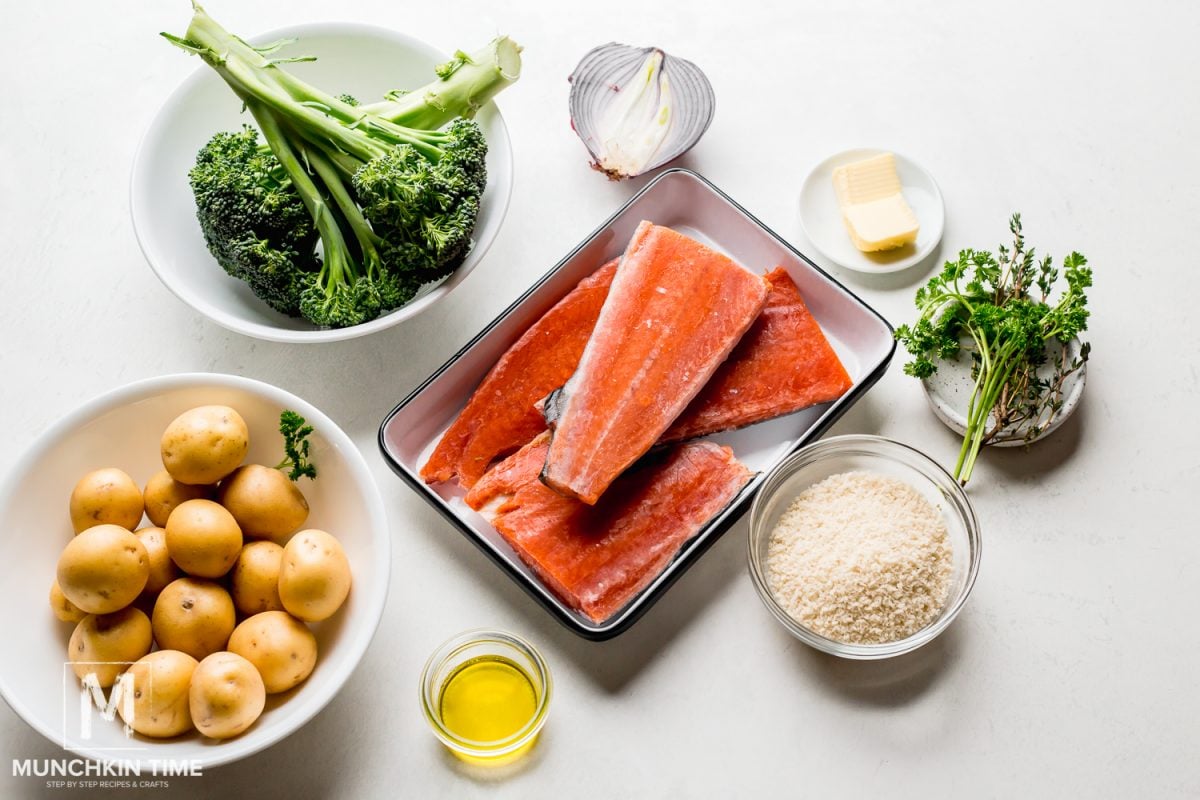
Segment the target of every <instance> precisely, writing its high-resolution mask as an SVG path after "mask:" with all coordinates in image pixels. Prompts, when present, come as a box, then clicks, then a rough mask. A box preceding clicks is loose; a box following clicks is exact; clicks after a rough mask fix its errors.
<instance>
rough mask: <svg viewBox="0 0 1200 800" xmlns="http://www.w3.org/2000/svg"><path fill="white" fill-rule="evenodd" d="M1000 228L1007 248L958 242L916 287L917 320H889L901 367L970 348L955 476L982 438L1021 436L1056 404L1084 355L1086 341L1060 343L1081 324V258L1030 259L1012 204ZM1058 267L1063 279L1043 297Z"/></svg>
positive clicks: (1047, 419) (1087, 279)
mask: <svg viewBox="0 0 1200 800" xmlns="http://www.w3.org/2000/svg"><path fill="white" fill-rule="evenodd" d="M1009 230H1010V231H1011V232H1012V236H1013V244H1012V248H1011V249H1009V248H1008V247H1005V246H1004V245H1001V246H1000V247H999V248H997V253H998V256H993V255H992V254H991V253H989V252H987V251H984V250H963V251H961V252H959V254H958V259H957V260H955V261H947V262H946V264H945V266H944V267H943V268H942V271H941V272H940V273H938V274H937V275H935V276H933V277H932V278H930V279H929V282H928V283H927V284H926V285H925V286H922V287H921V288H920V289H918V290H917V295H916V305H917V310H918V311H919V312H920V315H919V316H918V318H917V321H916V322H914V323H913V324H911V325H901V326H900V327H899V328H897V329H896V338H897V339H898V340H899V341H900V342H901V343H902V344H903V345H904V347H905V349H907V350H908V352H909V354H910V355H911V356H912V361H910V362H909V363H908V364H906V365H905V366H904V371H905V372H906V373H908V374H909V375H912V376H914V377H917V378H928V377H929V376H930V375H932V374H933V373H934V372H936V371H937V362H938V361H942V360H950V359H954V358H956V357H957V356H958V354H959V351H960V350H961V349H962V347H963V346H964V344H966V345H968V346H969V347H970V348H971V355H972V358H973V361H974V366H973V368H972V374H971V377H972V378H973V379H974V381H975V384H974V387H973V388H972V391H971V396H970V400H969V402H968V405H967V430H966V433H965V434H964V436H963V444H962V448H961V450H960V451H959V455H958V461H957V462H956V463H955V465H954V477H955V478H956V479H958V480H959V481H960V482H961V483H963V484H964V485H965V484H966V483H967V481H968V480H970V477H971V472H972V470H973V469H974V467H975V461H976V459H977V458H978V456H979V450H980V448H981V447H982V446H983V445H984V444H985V443H994V442H998V441H1004V440H1006V439H1008V440H1012V439H1013V438H1017V437H1020V438H1023V439H1024V440H1026V441H1029V440H1032V439H1033V438H1035V437H1036V436H1037V435H1038V434H1040V433H1041V432H1042V431H1043V430H1045V428H1046V427H1047V426H1048V425H1049V424H1050V423H1051V422H1053V421H1054V418H1055V417H1056V416H1057V415H1058V414H1059V412H1060V411H1061V410H1062V402H1063V399H1062V390H1063V384H1064V382H1065V381H1066V379H1067V378H1068V377H1069V376H1070V375H1072V374H1074V373H1075V372H1077V371H1078V370H1079V369H1081V368H1082V367H1083V364H1084V363H1085V362H1086V361H1087V360H1088V357H1089V356H1090V355H1091V346H1090V345H1088V344H1084V345H1083V346H1082V347H1081V348H1080V354H1079V356H1078V357H1076V358H1071V357H1069V356H1068V355H1067V350H1066V345H1067V343H1068V342H1070V341H1071V340H1072V339H1074V338H1075V337H1076V336H1078V335H1079V333H1081V332H1082V331H1084V330H1086V329H1087V320H1088V310H1087V307H1086V306H1087V294H1086V290H1087V288H1088V287H1090V286H1091V285H1092V270H1091V268H1089V267H1088V266H1087V259H1086V258H1084V256H1083V255H1081V254H1080V253H1077V252H1072V253H1071V254H1070V255H1069V256H1067V257H1066V258H1064V259H1063V264H1062V270H1061V272H1060V270H1059V268H1058V267H1056V266H1055V265H1054V261H1053V259H1051V258H1050V256H1046V257H1044V258H1042V259H1041V260H1038V259H1037V257H1036V255H1035V253H1034V250H1033V248H1026V246H1025V237H1024V235H1023V233H1022V230H1021V215H1020V214H1013V216H1012V219H1011V220H1010V222H1009ZM1060 277H1063V278H1065V280H1066V284H1067V285H1066V289H1065V290H1063V291H1062V292H1061V294H1060V295H1059V297H1058V299H1057V301H1055V302H1053V303H1052V302H1051V300H1050V295H1051V293H1052V291H1053V290H1054V287H1055V284H1056V283H1058V280H1059V278H1060ZM1054 339H1057V340H1058V341H1059V342H1060V343H1061V344H1062V345H1063V346H1064V349H1063V355H1062V357H1061V358H1060V359H1058V360H1057V361H1056V362H1055V365H1054V373H1053V375H1052V376H1050V377H1049V378H1044V377H1041V376H1039V374H1038V372H1039V368H1040V367H1042V366H1043V365H1044V364H1046V363H1047V350H1046V346H1047V343H1048V342H1050V341H1051V340H1054ZM989 419H990V420H992V421H993V424H992V425H991V426H989V425H988V422H989Z"/></svg>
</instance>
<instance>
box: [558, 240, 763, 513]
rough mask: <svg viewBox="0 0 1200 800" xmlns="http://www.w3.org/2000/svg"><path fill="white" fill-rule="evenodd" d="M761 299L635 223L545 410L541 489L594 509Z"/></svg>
mask: <svg viewBox="0 0 1200 800" xmlns="http://www.w3.org/2000/svg"><path fill="white" fill-rule="evenodd" d="M766 297H767V284H766V281H764V280H763V278H762V277H760V276H758V275H755V274H754V273H752V272H750V271H749V270H747V269H746V268H745V267H742V266H741V265H739V264H737V263H736V262H734V261H733V260H731V259H730V258H728V257H727V256H725V255H722V254H721V253H718V252H716V251H714V250H712V249H710V248H708V247H705V246H704V245H702V244H700V243H699V242H697V241H695V240H693V239H689V238H688V237H687V236H684V235H683V234H681V233H677V232H676V231H673V230H671V229H670V228H664V227H661V226H658V225H654V224H652V223H649V222H642V223H641V224H640V225H639V226H638V228H637V231H636V232H635V233H634V235H633V238H632V239H631V240H630V242H629V245H628V247H627V248H626V250H625V254H624V255H623V256H622V257H621V263H620V266H619V267H618V268H617V274H616V277H614V278H613V282H612V287H611V288H610V289H609V293H608V299H607V300H606V301H605V303H604V307H603V308H602V309H601V310H600V318H599V319H598V320H597V321H596V327H595V329H594V330H593V331H592V335H591V338H590V339H589V340H588V343H587V347H586V348H585V349H584V351H583V356H582V358H581V359H580V362H579V368H578V369H576V370H575V372H574V374H573V375H571V378H570V380H568V381H567V382H566V384H565V385H564V386H563V387H562V388H561V389H560V390H558V391H556V392H555V393H554V394H552V395H551V396H550V398H549V399H548V400H547V402H546V419H547V421H548V422H549V423H550V427H551V430H552V431H553V436H552V437H551V440H550V448H549V451H548V452H547V456H546V465H545V467H544V468H543V470H542V480H543V482H545V483H546V485H547V486H549V487H550V488H552V489H554V490H555V491H557V492H558V493H559V494H562V495H564V496H567V497H574V498H577V499H579V500H582V501H583V502H585V503H588V504H589V505H590V504H594V503H595V502H596V501H597V500H598V499H599V498H600V496H601V495H602V494H603V493H604V491H605V489H607V488H608V487H609V485H610V484H612V482H613V481H614V480H615V479H616V478H617V476H618V475H620V474H621V473H622V472H624V471H625V470H626V469H627V468H628V467H629V466H630V465H632V464H633V463H634V462H635V461H637V460H638V458H640V457H641V456H642V455H643V454H645V453H646V451H648V450H649V449H650V447H651V446H652V445H653V444H654V442H655V441H656V440H657V439H658V437H659V436H661V435H662V434H663V432H665V431H666V430H667V428H668V427H669V426H670V425H671V423H672V422H674V421H675V418H676V417H678V416H679V414H680V412H682V411H683V410H684V409H685V408H686V407H687V405H688V403H689V402H690V401H691V400H692V398H693V397H695V396H696V395H697V394H698V393H699V391H700V390H701V389H702V388H703V387H704V384H705V383H707V382H708V379H709V377H710V376H711V375H712V374H713V372H714V371H715V370H716V369H717V367H718V366H720V364H721V362H722V361H724V360H725V358H726V356H728V355H729V353H730V351H731V350H733V348H734V346H735V345H736V344H737V343H738V340H739V339H741V338H742V334H744V333H745V332H746V330H747V329H748V328H749V327H750V325H751V323H753V322H754V319H755V317H757V316H758V312H759V311H760V310H762V307H763V303H764V302H765V301H766Z"/></svg>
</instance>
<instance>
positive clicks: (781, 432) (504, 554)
mask: <svg viewBox="0 0 1200 800" xmlns="http://www.w3.org/2000/svg"><path fill="white" fill-rule="evenodd" d="M643 219H648V220H651V221H653V222H655V223H657V224H659V225H666V226H668V227H671V228H674V229H676V230H678V231H680V232H681V233H685V234H687V235H689V236H691V237H693V238H695V239H697V240H699V241H701V242H704V243H705V244H707V245H709V246H711V247H714V248H716V249H718V250H721V251H723V252H725V253H727V254H728V255H729V256H731V257H732V258H734V259H735V260H737V261H738V262H740V263H742V264H744V265H746V266H747V267H749V268H751V269H753V270H755V271H757V272H760V273H764V272H766V271H768V270H770V269H772V268H773V267H775V266H783V267H785V268H786V269H787V270H788V272H789V274H790V275H791V277H792V279H793V280H795V282H796V285H797V286H798V287H799V289H800V293H801V294H802V295H803V296H804V301H805V303H806V304H807V305H808V308H809V310H810V311H811V312H812V314H813V316H814V317H815V318H816V320H817V322H818V323H819V324H820V325H821V328H822V330H824V332H825V335H826V336H827V337H828V339H829V341H830V343H831V344H832V345H833V347H834V349H835V350H836V351H837V354H838V356H839V358H841V360H842V363H843V364H844V365H845V367H846V371H847V372H849V373H850V377H851V379H852V380H853V385H852V387H851V388H850V391H848V392H847V393H846V394H845V395H843V396H842V397H841V398H839V399H838V400H835V401H834V402H832V403H824V404H822V405H818V406H814V407H812V408H809V409H805V410H804V411H800V412H797V413H795V414H789V415H788V416H785V417H780V418H778V419H773V420H769V421H767V422H763V423H759V424H758V425H752V426H750V427H748V428H743V429H741V430H736V431H727V432H725V433H720V434H715V435H713V436H710V437H708V438H709V439H711V440H712V441H715V442H718V443H720V444H724V445H728V446H729V447H731V448H732V449H733V452H734V454H735V455H736V456H737V457H738V459H739V460H741V461H742V463H744V464H745V465H746V466H747V467H749V468H750V469H751V470H752V471H755V472H756V473H757V474H756V475H755V476H754V478H753V479H751V481H750V483H748V484H747V485H746V487H745V488H744V489H742V491H741V493H739V494H738V496H737V497H736V498H734V500H733V501H732V502H731V503H730V504H729V506H728V507H727V508H726V509H725V510H724V511H722V512H721V513H720V514H718V515H717V516H715V517H714V518H712V519H711V520H709V521H708V523H707V524H706V525H705V526H704V527H703V528H702V529H701V530H700V532H699V533H697V534H696V536H694V537H693V538H692V539H691V540H689V541H688V542H687V543H686V544H685V545H684V547H683V549H682V550H681V551H680V552H679V554H678V555H677V556H676V557H675V559H674V560H672V561H671V563H670V564H668V565H667V568H666V569H665V570H663V572H662V574H660V575H659V576H658V577H657V578H655V579H654V581H653V582H652V583H650V584H649V585H648V586H647V587H646V588H645V589H643V590H642V591H641V592H639V593H638V595H637V596H636V597H634V598H633V600H631V601H630V602H629V603H628V604H627V605H626V606H625V607H624V608H622V609H621V610H620V611H618V612H617V613H616V614H614V615H613V616H612V617H610V618H609V619H607V620H605V621H604V622H602V623H596V622H593V621H592V620H590V619H588V618H587V617H586V616H584V615H583V614H581V613H579V612H578V611H576V610H574V609H572V608H570V607H569V606H567V605H566V604H565V603H563V602H562V601H561V600H559V599H558V597H556V596H555V595H554V594H553V593H551V592H550V590H549V589H547V588H546V587H545V586H544V585H543V584H542V582H541V580H540V579H539V578H538V577H537V576H536V575H535V574H534V573H533V572H532V571H531V570H530V569H529V568H528V567H527V566H526V565H525V564H524V563H523V562H522V561H521V559H520V557H519V556H518V555H517V554H516V552H514V551H513V549H512V548H511V547H509V545H508V543H507V542H505V541H504V539H503V538H502V537H501V536H500V534H499V533H497V532H496V530H495V529H494V528H492V526H491V525H490V524H489V523H488V522H487V520H486V519H484V518H483V517H482V516H481V515H479V514H477V513H476V512H474V511H472V510H471V509H470V508H468V507H467V505H466V504H465V503H464V502H463V497H464V495H465V492H464V491H463V490H462V489H461V488H460V487H458V485H457V484H456V483H453V482H450V483H445V484H435V485H433V486H429V485H426V484H425V482H424V481H423V480H421V478H420V475H419V472H420V468H421V465H422V464H424V463H425V461H426V459H427V458H428V457H429V454H430V452H432V450H433V448H434V446H435V445H436V444H437V442H438V440H440V439H441V436H442V433H443V432H444V431H445V430H446V428H447V427H448V426H449V425H450V423H451V422H452V421H453V420H454V419H455V417H456V416H457V415H458V413H459V411H461V410H462V408H463V406H464V405H466V402H467V400H468V399H469V398H470V396H471V393H472V392H473V391H474V390H475V387H476V386H478V385H479V382H480V381H481V380H483V378H484V376H485V375H487V373H488V370H490V369H491V368H492V366H493V365H494V364H495V363H496V361H497V360H498V359H499V358H500V356H502V355H503V354H504V352H505V351H506V350H507V349H508V348H509V347H510V346H511V345H512V344H513V342H515V341H516V340H517V339H518V338H520V336H521V334H522V333H524V332H525V330H526V328H528V327H529V326H530V325H532V324H533V323H534V322H535V321H536V320H537V319H539V318H540V317H541V315H542V314H544V313H545V312H546V311H547V310H549V309H550V307H551V306H553V305H554V304H555V303H556V302H558V301H559V300H560V299H561V298H562V297H563V296H564V295H566V294H567V292H569V291H570V290H571V289H572V288H574V286H575V284H577V283H578V282H579V281H580V280H582V279H583V278H584V277H585V276H587V275H589V274H591V273H592V272H594V271H595V270H596V269H597V268H599V267H600V266H601V265H602V264H604V263H605V262H606V261H608V260H609V259H611V258H613V257H615V256H617V255H620V253H621V252H622V251H623V250H624V249H625V244H626V243H627V242H628V241H629V239H630V237H631V236H632V235H633V231H634V228H636V227H637V224H638V223H639V222H640V221H641V220H643ZM895 347H896V345H895V341H894V339H893V336H892V327H891V325H889V324H888V322H887V320H885V319H884V318H883V317H882V316H880V314H879V313H878V312H876V311H875V310H874V309H873V308H871V307H870V306H868V305H867V304H866V303H864V302H863V301H862V300H860V299H859V298H858V297H857V296H856V295H855V294H854V293H853V292H851V291H850V290H849V289H847V288H846V287H844V286H842V285H841V284H840V283H838V282H837V281H836V280H834V279H833V278H832V277H830V276H829V275H828V274H826V273H825V272H824V271H823V270H821V269H820V268H819V267H817V266H816V265H815V264H813V263H812V262H811V261H809V260H808V259H807V258H806V257H805V256H804V255H802V254H801V253H800V252H799V251H797V250H796V249H795V248H794V247H792V246H791V245H790V244H788V243H787V242H785V241H784V240H783V239H782V238H780V236H779V235H777V234H776V233H775V232H774V231H772V230H771V229H770V228H768V227H766V226H765V225H763V224H762V223H761V222H759V221H758V220H757V219H755V218H754V216H753V215H751V214H750V213H749V212H748V211H746V209H744V208H742V207H741V206H740V205H738V204H737V203H735V202H734V201H733V200H732V199H730V198H729V197H728V196H727V195H726V194H725V193H724V192H722V191H721V190H720V189H718V188H716V187H715V186H713V185H712V184H711V183H709V182H708V181H707V180H705V179H704V178H703V177H701V176H700V175H697V174H696V173H694V172H691V171H690V170H685V169H672V170H667V171H665V172H663V173H661V174H660V175H659V176H658V177H657V178H655V179H654V180H653V181H651V182H650V183H649V184H647V185H646V187H645V188H643V189H642V190H641V191H640V192H638V193H637V194H636V195H634V197H633V198H632V199H630V200H629V202H627V203H626V204H625V205H624V206H622V207H621V208H620V210H618V211H617V212H616V213H615V214H613V215H612V216H611V217H609V218H608V219H607V220H606V221H605V222H604V223H603V224H602V225H601V226H600V227H599V228H597V229H596V230H595V231H594V232H593V233H592V234H591V235H590V236H588V237H587V238H586V239H584V240H583V241H582V242H580V244H579V245H578V246H577V247H575V249H573V250H572V251H571V252H570V253H568V254H567V256H566V257H565V258H564V259H563V260H562V261H560V262H559V263H558V264H556V265H555V266H554V268H552V269H551V270H550V271H549V272H547V273H546V274H545V275H544V276H543V277H542V278H541V280H539V281H537V283H535V284H534V285H533V286H531V287H530V288H529V289H528V290H527V291H526V292H525V293H524V294H522V295H521V296H520V297H519V298H517V300H516V301H515V302H514V303H513V304H512V305H510V306H509V307H508V308H507V309H506V310H505V311H504V312H502V313H501V314H500V316H498V317H496V319H494V320H492V322H491V323H489V324H488V325H487V326H485V327H484V329H483V330H482V331H480V332H479V334H478V335H476V336H475V338H473V339H472V340H471V341H470V342H468V343H467V344H466V346H465V347H463V348H462V350H460V351H459V352H458V353H457V354H455V355H454V357H453V358H451V359H450V360H449V361H447V362H446V363H445V364H443V365H442V367H441V368H440V369H438V370H437V371H436V372H434V373H433V375H431V376H429V378H428V379H426V380H425V381H424V382H423V383H422V384H421V385H420V386H419V387H417V389H416V390H414V391H413V392H412V394H410V395H409V396H408V397H406V398H405V399H404V400H402V401H401V402H400V404H399V405H397V406H396V407H395V408H394V409H393V410H392V411H391V413H389V414H388V415H387V417H386V418H385V419H384V420H383V424H382V425H380V427H379V448H380V450H381V451H382V452H383V456H384V459H385V460H386V461H387V463H388V465H389V466H390V467H391V468H392V470H393V471H395V473H396V474H397V475H399V476H400V477H401V478H402V479H404V481H405V482H407V483H408V484H409V485H410V486H411V487H412V488H413V489H414V490H415V491H416V492H417V493H419V494H420V495H421V496H422V497H424V498H425V500H426V501H427V502H429V503H430V504H431V505H432V506H433V507H434V508H436V509H437V510H438V511H439V512H441V514H442V515H443V516H444V517H445V518H446V519H447V520H449V521H450V523H451V524H452V525H454V527H456V528H457V529H458V530H459V531H461V532H462V533H463V535H465V536H466V537H467V538H468V539H470V540H471V541H472V542H473V543H474V544H475V545H476V546H477V547H479V549H480V550H482V551H483V552H484V553H485V554H486V555H487V556H488V557H489V558H490V559H491V560H492V561H493V562H495V563H496V565H497V566H499V567H500V568H501V569H503V570H504V571H505V572H506V573H508V575H509V577H511V578H512V579H513V580H515V581H516V582H517V583H518V584H520V585H521V587H522V588H523V589H525V591H526V592H528V593H529V595H530V596H532V597H533V598H534V599H535V600H537V601H538V602H539V603H540V604H541V605H542V606H543V607H544V608H545V609H546V610H547V611H549V612H550V613H551V614H552V615H554V617H555V618H556V619H558V620H559V621H560V622H562V623H563V624H564V625H566V626H567V627H568V628H570V629H571V630H572V631H574V632H575V633H577V634H579V635H580V636H583V637H585V638H588V639H594V640H603V639H610V638H612V637H614V636H617V635H618V634H620V633H623V632H624V631H626V630H628V629H629V627H630V626H631V625H633V623H634V622H635V621H637V619H638V618H639V617H640V616H641V615H642V614H644V613H645V612H646V611H647V609H649V608H650V606H652V605H653V604H654V602H655V601H656V600H658V598H659V597H661V596H662V594H663V592H665V591H666V590H667V588H668V587H669V586H670V585H671V584H672V583H674V582H675V580H676V579H678V578H679V576H680V575H682V574H683V573H684V571H685V570H687V568H688V567H690V566H691V565H692V564H693V563H694V562H695V561H696V559H698V558H699V557H700V556H701V555H703V554H704V552H705V551H706V550H707V549H708V548H709V547H710V546H712V544H713V543H714V542H715V541H716V540H717V539H718V538H719V537H720V536H721V534H722V533H724V532H725V531H726V530H727V529H728V528H729V526H730V525H732V524H733V523H734V522H735V521H736V520H737V519H738V517H740V516H741V515H742V513H743V512H744V511H745V510H746V509H748V508H749V503H750V500H751V498H752V497H753V496H754V493H755V492H756V491H757V490H758V488H759V486H760V485H761V483H762V480H763V476H764V475H765V474H766V473H767V472H769V471H770V470H771V468H772V467H774V466H775V465H776V464H778V463H779V462H780V461H781V460H782V459H784V458H785V457H787V456H788V455H789V454H790V453H792V452H794V451H796V450H797V449H799V448H800V447H803V446H804V445H805V444H807V443H809V442H810V441H813V440H814V439H817V438H818V437H820V436H821V435H822V434H824V433H825V431H827V430H828V429H829V427H830V426H831V425H833V423H834V422H836V421H837V419H838V418H839V417H840V416H841V415H842V414H844V413H846V411H847V410H848V409H849V408H850V407H851V406H852V405H854V403H856V402H857V401H858V399H859V398H860V397H862V396H863V394H865V393H866V391H867V390H868V389H870V388H871V386H872V385H874V384H875V382H876V381H878V380H879V378H880V377H882V376H883V373H884V372H885V371H886V370H887V365H888V362H890V361H891V358H892V354H893V353H894V352H895Z"/></svg>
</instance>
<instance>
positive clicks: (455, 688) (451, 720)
mask: <svg viewBox="0 0 1200 800" xmlns="http://www.w3.org/2000/svg"><path fill="white" fill-rule="evenodd" d="M537 708H538V694H537V689H536V688H535V686H534V682H533V680H532V679H531V678H530V677H529V675H528V674H526V672H525V671H524V670H523V669H521V668H520V667H519V666H517V664H516V663H515V662H513V661H511V660H509V659H507V658H505V657H504V656H499V655H486V656H480V657H478V658H472V659H471V660H469V661H466V662H464V663H463V664H462V665H460V666H459V667H458V668H456V669H455V670H454V672H452V673H451V674H450V676H449V677H448V678H446V680H445V682H444V683H443V684H442V687H441V692H440V695H439V697H438V714H439V716H440V717H441V721H442V724H443V725H444V726H445V727H446V729H447V730H448V731H450V732H451V733H453V734H454V735H455V736H457V737H459V738H461V739H466V740H470V741H472V742H476V743H478V744H479V745H484V746H485V747H484V748H481V749H485V748H486V745H487V744H491V743H495V744H496V745H497V749H498V750H502V749H503V742H504V741H505V740H506V739H508V738H510V737H512V736H513V735H514V734H516V733H519V732H520V731H521V729H522V728H524V727H525V726H526V725H527V724H529V721H530V720H532V719H533V718H534V715H535V714H536V713H537ZM533 742H534V739H530V740H529V742H528V743H527V744H526V745H524V746H522V747H521V748H519V749H518V750H516V751H514V752H511V753H507V752H506V753H502V754H500V755H499V756H497V757H481V758H468V760H470V761H475V762H477V763H489V764H494V763H500V762H501V761H503V762H505V763H507V762H509V761H512V760H514V759H515V758H517V757H518V756H520V755H522V754H523V753H525V751H527V750H528V749H529V748H530V747H532V746H533ZM460 755H461V754H460Z"/></svg>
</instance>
